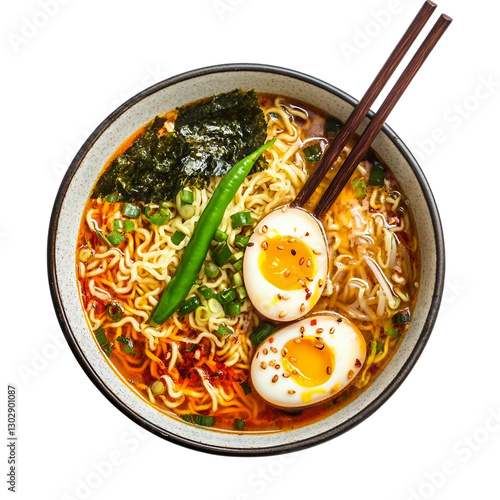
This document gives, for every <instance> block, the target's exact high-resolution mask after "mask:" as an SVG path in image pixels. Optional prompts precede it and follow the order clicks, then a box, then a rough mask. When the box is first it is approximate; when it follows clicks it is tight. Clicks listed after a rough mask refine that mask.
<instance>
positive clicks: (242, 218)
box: [231, 210, 253, 227]
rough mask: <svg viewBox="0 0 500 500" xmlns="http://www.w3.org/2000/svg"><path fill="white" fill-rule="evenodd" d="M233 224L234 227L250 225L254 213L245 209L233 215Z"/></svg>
mask: <svg viewBox="0 0 500 500" xmlns="http://www.w3.org/2000/svg"><path fill="white" fill-rule="evenodd" d="M231 224H232V226H233V227H241V226H248V225H251V224H253V219H252V213H251V212H249V211H248V210H245V211H243V212H237V213H235V214H233V215H231Z"/></svg>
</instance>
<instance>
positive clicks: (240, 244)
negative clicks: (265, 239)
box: [234, 234, 250, 250]
mask: <svg viewBox="0 0 500 500" xmlns="http://www.w3.org/2000/svg"><path fill="white" fill-rule="evenodd" d="M249 241H250V236H242V235H241V234H237V235H236V236H235V237H234V246H235V247H236V248H239V249H240V250H245V248H246V247H247V245H248V242H249Z"/></svg>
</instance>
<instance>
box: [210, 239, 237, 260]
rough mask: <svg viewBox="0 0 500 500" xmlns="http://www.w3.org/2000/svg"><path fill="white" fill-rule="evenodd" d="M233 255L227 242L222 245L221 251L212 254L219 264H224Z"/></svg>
mask: <svg viewBox="0 0 500 500" xmlns="http://www.w3.org/2000/svg"><path fill="white" fill-rule="evenodd" d="M231 255H233V252H231V249H230V248H229V245H228V244H227V243H223V244H222V247H220V249H219V251H218V252H217V253H216V254H212V257H213V259H214V260H215V262H217V264H218V265H219V266H223V265H224V264H225V263H226V262H227V261H228V260H229V258H230V257H231Z"/></svg>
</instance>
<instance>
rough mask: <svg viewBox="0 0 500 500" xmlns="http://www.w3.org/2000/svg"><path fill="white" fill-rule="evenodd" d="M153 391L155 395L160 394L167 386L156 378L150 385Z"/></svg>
mask: <svg viewBox="0 0 500 500" xmlns="http://www.w3.org/2000/svg"><path fill="white" fill-rule="evenodd" d="M150 389H151V392H152V393H153V395H154V396H159V395H160V394H163V392H165V386H164V385H163V382H162V381H161V380H155V381H154V382H153V383H152V384H151V386H150Z"/></svg>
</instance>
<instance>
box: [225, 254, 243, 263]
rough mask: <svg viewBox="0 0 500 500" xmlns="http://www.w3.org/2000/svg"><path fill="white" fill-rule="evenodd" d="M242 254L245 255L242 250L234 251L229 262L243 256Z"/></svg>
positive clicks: (233, 261)
mask: <svg viewBox="0 0 500 500" xmlns="http://www.w3.org/2000/svg"><path fill="white" fill-rule="evenodd" d="M243 255H245V254H244V253H243V252H236V253H234V254H233V255H231V257H230V258H229V262H231V263H232V264H234V263H235V262H236V261H237V260H240V259H242V258H243Z"/></svg>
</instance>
